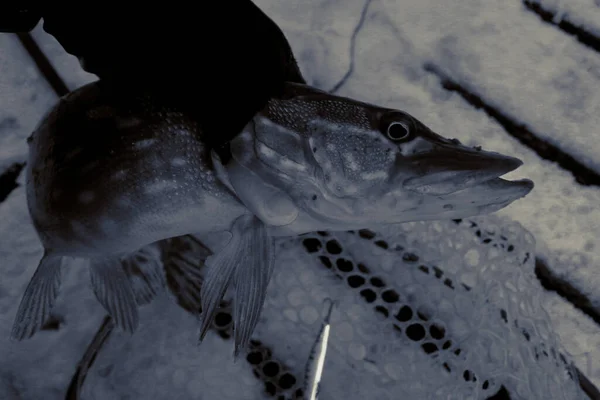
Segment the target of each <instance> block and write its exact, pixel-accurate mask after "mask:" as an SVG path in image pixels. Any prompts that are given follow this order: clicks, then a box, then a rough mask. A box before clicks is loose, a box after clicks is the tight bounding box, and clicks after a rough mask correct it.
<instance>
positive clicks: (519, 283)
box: [84, 216, 585, 399]
mask: <svg viewBox="0 0 600 400" xmlns="http://www.w3.org/2000/svg"><path fill="white" fill-rule="evenodd" d="M161 246H162V250H163V259H164V260H165V271H166V281H167V282H168V283H169V287H170V288H171V291H170V292H169V293H168V294H167V296H161V297H159V298H158V299H156V300H155V301H153V302H152V303H150V304H149V305H147V306H145V307H143V308H142V325H141V326H140V330H139V331H138V332H137V333H136V334H135V335H134V336H133V337H131V338H128V337H126V336H125V335H123V334H120V333H118V332H115V334H114V335H113V336H112V338H111V339H110V341H109V342H108V343H107V345H106V346H105V348H104V349H103V350H102V352H101V353H100V355H99V356H98V359H97V361H96V365H95V366H94V367H93V368H92V371H91V372H90V375H89V376H88V380H87V381H86V386H85V389H84V395H85V394H87V396H89V397H86V396H84V399H85V398H94V399H102V398H126V399H129V398H131V399H134V398H186V399H187V398H193V399H217V398H219V399H225V398H232V399H262V398H265V399H267V398H276V399H300V398H302V385H303V378H304V370H305V366H306V362H307V359H308V357H309V353H310V349H311V347H312V345H313V343H314V340H315V339H316V336H317V334H318V331H319V328H320V327H321V324H322V312H321V310H322V309H323V302H324V300H325V299H326V298H330V299H333V300H335V301H336V303H337V306H336V307H335V309H334V311H333V314H332V316H331V338H330V342H329V349H328V353H327V359H326V363H325V369H324V374H323V378H322V381H321V390H320V393H321V395H320V398H322V399H329V398H331V399H338V398H346V399H364V398H372V399H404V398H415V399H429V398H431V399H488V398H495V399H500V398H511V399H542V398H543V399H579V398H585V396H584V395H583V393H582V391H581V389H580V388H579V385H578V382H577V377H576V371H575V370H574V368H573V367H572V365H571V362H570V360H569V357H568V356H567V355H566V353H565V351H564V349H563V348H562V347H561V345H560V343H559V342H558V339H557V336H556V335H555V334H554V333H553V331H552V327H551V325H550V322H549V321H550V320H549V317H548V315H547V313H546V312H545V310H544V308H543V306H542V304H541V291H542V290H543V289H542V288H541V287H540V285H539V282H538V281H537V280H536V278H535V275H534V256H533V251H534V246H535V243H534V239H533V237H532V236H531V235H530V234H529V233H528V232H526V231H525V230H524V229H523V228H522V227H521V226H520V225H519V224H518V223H516V222H513V221H509V220H502V219H499V218H498V217H496V216H488V217H485V218H474V219H468V220H460V221H459V220H456V221H445V222H419V223H409V224H402V225H393V226H388V227H382V228H381V229H380V230H379V231H378V232H372V231H368V230H361V231H352V232H342V233H331V232H318V233H314V234H308V235H302V236H299V237H295V238H286V239H281V240H278V242H277V247H278V250H277V258H276V267H275V272H274V275H273V278H272V281H271V283H270V285H269V291H268V295H267V300H266V303H265V306H264V309H263V312H262V315H261V320H260V322H259V325H258V326H257V329H256V331H255V333H254V336H253V339H254V340H253V341H252V343H251V344H250V346H249V349H248V352H247V353H246V354H245V355H244V357H242V358H245V359H240V360H238V361H237V362H234V361H233V356H232V353H233V344H232V342H231V341H230V340H229V338H230V337H231V332H232V323H231V320H232V318H231V307H230V298H229V297H228V296H226V298H225V300H224V302H223V303H222V308H221V310H220V312H219V314H218V315H217V316H216V318H215V321H214V324H213V329H212V333H209V335H208V336H207V339H206V340H205V341H204V342H203V343H202V345H201V346H200V347H196V343H197V335H198V324H197V320H196V317H195V316H193V315H192V313H191V312H193V310H194V307H195V304H197V303H198V295H197V294H195V295H193V293H192V294H191V293H190V292H189V291H186V290H185V288H184V285H181V284H177V282H176V281H177V280H176V279H174V278H173V277H172V276H170V275H171V274H172V273H171V272H169V271H173V270H175V269H177V268H179V270H184V269H185V268H188V267H186V266H185V265H189V264H193V263H196V264H198V263H201V262H202V261H203V260H204V259H205V258H206V256H207V253H206V251H205V250H203V249H202V247H201V246H200V245H199V243H198V242H197V241H196V240H194V239H193V238H189V237H182V238H175V239H172V240H170V241H168V242H165V243H163V244H161ZM147 254H150V253H147ZM138 260H141V261H143V260H144V258H138ZM141 267H143V266H141ZM199 273H200V274H201V273H202V269H200V272H199ZM173 296H174V297H175V300H176V302H173V301H172V299H168V298H167V297H173ZM176 303H179V306H180V307H178V306H177V305H176ZM184 310H187V312H186V311H184ZM153 382H154V384H153ZM102 396H105V397H102Z"/></svg>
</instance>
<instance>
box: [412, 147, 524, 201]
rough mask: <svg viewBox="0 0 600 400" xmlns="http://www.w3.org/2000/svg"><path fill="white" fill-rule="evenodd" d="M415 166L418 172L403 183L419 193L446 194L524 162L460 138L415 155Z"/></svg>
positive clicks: (478, 182) (484, 180)
mask: <svg viewBox="0 0 600 400" xmlns="http://www.w3.org/2000/svg"><path fill="white" fill-rule="evenodd" d="M413 163H414V164H413V166H414V168H415V170H414V171H415V172H416V173H417V176H414V177H411V178H409V179H406V180H405V181H404V182H403V186H404V187H405V188H406V189H408V190H411V191H414V192H417V193H420V194H429V195H444V194H449V193H453V192H457V191H459V190H463V189H466V188H469V187H472V186H476V185H479V184H481V183H483V182H487V181H489V180H491V179H494V178H498V177H500V176H502V175H504V174H507V173H509V172H511V171H514V170H515V169H517V168H519V167H520V166H521V165H523V162H522V161H521V160H520V159H518V158H516V157H511V156H506V155H503V154H500V153H496V152H491V151H484V150H481V148H479V147H476V148H470V147H467V146H464V145H462V144H460V143H458V141H455V142H452V144H447V143H444V144H441V145H437V146H435V147H434V148H432V149H431V150H430V151H428V152H426V153H422V154H420V155H416V156H415V157H414V159H413Z"/></svg>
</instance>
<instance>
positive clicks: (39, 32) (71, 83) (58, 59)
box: [31, 23, 98, 90]
mask: <svg viewBox="0 0 600 400" xmlns="http://www.w3.org/2000/svg"><path fill="white" fill-rule="evenodd" d="M31 35H32V36H33V38H34V39H35V41H36V43H37V44H38V46H40V49H41V50H42V51H43V52H44V54H45V55H46V57H48V59H49V60H50V62H51V64H52V66H53V67H54V68H55V69H56V70H57V71H58V73H59V76H60V77H61V78H62V80H63V81H64V82H65V84H66V85H67V87H68V88H69V89H70V90H74V89H77V88H78V87H80V86H82V85H84V84H86V83H90V82H93V81H96V80H98V77H97V76H96V75H94V74H90V73H88V72H85V71H84V70H83V69H82V68H81V65H80V64H79V60H77V57H75V56H73V55H71V54H69V53H67V52H66V51H65V50H64V49H63V48H62V46H61V45H60V43H58V41H57V40H56V39H55V38H54V36H52V35H49V34H47V33H46V32H45V31H44V29H43V23H39V24H38V26H36V27H35V29H34V30H33V31H31Z"/></svg>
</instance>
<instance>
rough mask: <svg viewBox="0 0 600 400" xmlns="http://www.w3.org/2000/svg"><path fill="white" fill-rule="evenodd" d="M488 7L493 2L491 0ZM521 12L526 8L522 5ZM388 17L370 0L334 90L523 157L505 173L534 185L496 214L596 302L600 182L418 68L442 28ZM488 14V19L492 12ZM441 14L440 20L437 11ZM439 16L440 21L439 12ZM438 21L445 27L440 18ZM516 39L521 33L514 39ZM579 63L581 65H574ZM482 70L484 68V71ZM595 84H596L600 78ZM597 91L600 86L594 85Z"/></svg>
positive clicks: (407, 5)
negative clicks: (348, 65) (550, 156)
mask: <svg viewBox="0 0 600 400" xmlns="http://www.w3.org/2000/svg"><path fill="white" fill-rule="evenodd" d="M263 3H265V4H264V6H265V9H267V10H270V8H269V7H268V5H267V4H266V3H268V1H266V0H265V1H263V2H259V4H260V5H261V6H263ZM413 3H415V4H416V5H418V4H422V3H420V2H418V1H416V2H404V3H403V7H402V10H403V11H404V12H406V13H409V14H410V10H411V7H413V6H416V5H415V4H413ZM467 3H469V2H468V1H467ZM361 4H365V3H362V2H361ZM461 4H462V2H454V3H453V6H456V7H458V8H460V7H461ZM495 4H497V2H494V5H495ZM345 6H346V3H344V5H338V14H337V15H338V18H345V15H346V11H345ZM329 7H331V6H329ZM490 7H491V8H494V6H492V5H490ZM442 8H443V7H442ZM273 11H275V10H273ZM449 12H450V11H449ZM436 13H439V15H438V17H440V16H441V15H447V14H446V13H442V12H441V10H439V9H438V11H436ZM522 13H523V14H526V12H525V11H522ZM314 14H315V18H318V17H319V16H320V14H319V13H316V12H315V13H314ZM426 14H427V13H426V12H423V15H419V18H416V16H415V15H413V19H415V20H424V19H427V18H433V17H431V16H428V15H426ZM272 15H273V17H274V18H275V19H276V21H277V22H278V23H280V24H281V25H282V26H283V27H284V30H285V31H286V33H288V32H289V33H288V36H289V39H290V41H291V44H292V47H293V48H294V50H295V51H296V52H297V53H299V54H302V53H301V52H299V51H298V49H302V48H303V46H305V44H303V42H302V36H301V35H299V34H297V33H296V30H297V29H298V30H301V28H300V27H294V28H293V29H289V30H287V29H286V27H287V25H286V22H287V19H286V18H290V19H291V18H292V17H291V16H287V14H286V15H276V14H274V13H273V14H272ZM432 15H436V14H435V13H434V14H432ZM392 18H393V16H392V15H390V12H389V5H383V4H382V3H381V2H380V1H379V0H373V1H372V2H371V3H370V4H369V7H368V10H367V14H366V16H365V22H364V24H363V25H362V27H361V29H360V30H359V32H358V33H357V35H356V41H355V47H354V48H355V62H354V66H353V70H352V74H351V75H350V76H349V78H348V79H347V81H346V84H345V85H344V86H342V88H341V90H340V94H343V95H348V96H351V97H355V98H358V99H361V100H365V101H369V102H373V103H376V104H381V105H385V106H388V107H396V108H399V109H402V110H405V111H408V112H410V113H412V114H413V115H415V116H416V117H417V118H420V119H421V121H423V122H424V123H425V124H427V125H428V126H429V127H430V128H432V129H433V130H435V131H437V132H438V133H440V134H441V135H444V136H449V137H456V138H458V139H460V140H461V141H463V142H465V143H468V144H472V145H482V146H483V147H484V148H487V149H490V150H495V151H498V152H501V153H504V154H510V155H514V156H516V157H519V158H521V159H522V160H523V161H524V163H525V164H524V165H523V166H522V167H521V168H519V169H518V170H517V171H515V172H513V173H511V174H509V175H508V177H510V178H525V177H526V178H530V179H532V180H533V181H534V182H535V185H536V187H535V189H534V190H533V191H532V192H531V193H530V194H529V195H528V196H527V197H526V198H525V199H523V200H520V201H517V202H515V203H513V204H512V205H511V206H509V207H508V208H506V209H504V210H501V211H500V212H499V214H501V215H506V216H509V217H511V218H512V219H514V220H517V221H519V222H520V223H521V224H523V225H524V226H525V227H526V228H527V229H528V230H529V231H530V232H532V233H533V234H534V236H535V238H536V241H537V253H538V254H539V255H540V256H542V257H543V258H544V259H545V260H546V261H547V263H548V264H549V267H550V268H551V270H552V271H553V273H555V274H556V275H557V276H559V277H561V278H563V279H564V280H566V281H567V282H570V283H571V284H572V285H573V286H575V287H576V288H577V289H578V290H579V291H580V292H581V293H583V294H585V295H586V296H588V297H589V298H590V300H591V301H592V303H593V304H594V305H595V306H596V307H597V308H598V309H600V291H598V287H600V270H599V268H600V246H598V235H599V234H600V189H598V188H595V187H584V186H581V185H579V184H577V183H576V182H575V180H574V178H573V177H572V175H571V174H570V173H569V172H566V171H564V170H563V169H561V168H560V167H559V166H558V165H556V164H555V163H552V162H549V161H545V160H542V159H540V158H539V157H538V156H537V154H535V153H534V152H533V151H532V150H530V149H528V148H526V147H524V146H523V145H522V144H520V143H519V142H518V141H517V140H516V139H514V138H512V137H511V136H509V135H508V134H506V132H505V131H504V130H503V129H502V127H500V126H499V125H498V124H497V123H495V122H494V121H492V120H491V119H490V118H489V117H488V116H487V115H486V114H485V113H483V112H482V111H479V110H475V109H473V108H472V107H471V106H469V105H468V104H467V103H466V102H465V101H464V100H462V99H461V98H460V97H459V96H458V95H456V94H453V93H449V92H447V91H445V90H444V89H442V88H441V86H440V84H439V80H438V78H437V77H435V76H431V75H429V74H426V73H424V72H423V71H422V69H421V66H422V63H423V62H424V60H426V58H423V57H422V56H420V55H419V54H420V53H419V51H418V47H420V46H422V43H423V42H427V40H430V38H431V36H432V35H434V36H435V35H439V33H438V32H443V31H442V30H438V31H436V30H433V29H432V32H430V33H429V34H428V36H427V37H424V36H425V34H423V35H419V34H418V33H419V32H418V31H417V32H415V29H410V27H406V28H405V29H400V26H405V25H403V24H398V23H394V22H393V21H392ZM448 18H450V15H449V16H448ZM489 18H490V20H492V22H493V21H494V20H493V19H492V17H489ZM439 19H442V20H444V18H441V17H440V18H439ZM465 19H466V20H467V21H466V22H468V20H469V18H467V17H466V16H465ZM534 22H535V21H534ZM440 23H444V24H445V23H446V22H445V20H444V22H440ZM315 25H319V24H316V23H315ZM320 25H325V24H320ZM536 26H537V25H536ZM444 27H445V28H448V29H451V27H446V26H445V25H444ZM513 29H519V27H518V26H517V27H514V28H513ZM305 30H307V28H305ZM311 32H312V35H315V36H319V37H321V38H322V39H321V43H322V46H323V47H324V48H326V49H327V52H331V51H339V52H347V51H348V49H349V48H350V37H348V36H347V37H340V36H339V35H337V34H329V33H328V32H327V31H326V30H325V31H322V32H317V31H314V30H313V31H311ZM522 42H523V40H521V41H520V42H519V43H522ZM511 45H512V46H513V47H515V48H516V49H519V48H520V47H519V45H517V44H516V43H515V42H512V43H511ZM432 48H433V47H432ZM298 58H299V63H300V66H301V68H303V71H304V72H306V75H307V77H308V78H309V79H310V78H311V75H309V73H310V68H308V69H305V68H304V66H305V65H307V64H308V65H310V64H311V61H312V60H311V58H310V57H307V58H302V56H301V55H298ZM457 58H458V56H457ZM475 59H477V60H479V59H481V62H487V59H488V56H487V55H486V54H481V55H478V56H477V57H475ZM566 62H569V61H568V60H567V61H566ZM441 65H442V67H444V66H446V64H441ZM533 65H537V64H533ZM582 68H583V66H582V67H581V68H580V69H582ZM575 71H579V69H576V70H575ZM485 76H486V75H485V74H484V73H483V72H482V78H483V77H485ZM336 79H337V77H332V78H331V80H330V81H328V82H327V84H326V85H324V86H325V87H331V86H333V85H334V84H335V82H336ZM509 84H510V82H509ZM596 84H597V85H600V79H598V80H597V81H596ZM599 87H600V86H599ZM570 90H571V89H570V88H568V87H567V88H563V89H562V93H564V95H565V96H573V95H574V94H573V93H571V92H570ZM547 91H550V92H553V91H555V89H554V87H552V86H547V87H538V88H536V92H535V93H532V96H534V97H535V98H537V97H541V98H543V97H545V96H551V94H552V93H550V94H548V93H547ZM511 93H513V91H511ZM597 94H600V90H599V91H598V93H597ZM598 99H599V100H600V97H598ZM525 100H527V99H526V98H525ZM531 103H534V101H531ZM599 106H600V105H599ZM555 110H556V108H555V107H549V108H547V109H544V110H543V111H544V113H545V114H546V115H548V116H550V117H552V116H553V115H554V114H555ZM587 117H589V118H590V119H592V120H593V119H598V118H600V112H599V113H598V114H597V115H589V114H588V115H587ZM583 119H584V120H585V118H583ZM599 122H600V120H599ZM598 126H600V125H598ZM595 129H596V130H598V129H599V128H597V127H596V128H595ZM599 133H600V131H599ZM572 136H574V137H579V138H580V139H579V140H582V141H584V142H585V143H588V144H589V145H590V147H591V146H595V145H597V144H598V140H597V135H596V134H593V135H588V136H581V133H580V135H579V136H578V135H572ZM596 154H600V153H596ZM596 159H600V156H598V155H596ZM598 379H600V376H598ZM599 382H600V381H599Z"/></svg>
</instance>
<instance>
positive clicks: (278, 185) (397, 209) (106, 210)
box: [12, 82, 533, 355]
mask: <svg viewBox="0 0 600 400" xmlns="http://www.w3.org/2000/svg"><path fill="white" fill-rule="evenodd" d="M29 142H30V157H29V162H28V169H27V178H28V179H27V199H28V206H29V210H30V214H31V217H32V220H33V222H34V225H35V227H36V230H37V232H38V234H39V236H40V239H41V242H42V244H43V246H44V249H45V251H44V256H43V258H42V260H41V261H40V264H39V266H38V269H37V270H36V272H35V274H34V276H33V278H32V280H31V281H30V283H29V285H28V286H27V289H26V290H25V294H24V296H23V299H22V301H21V305H20V307H19V310H18V312H17V317H16V319H15V324H14V327H13V332H12V336H13V337H14V338H16V339H23V338H26V337H29V336H31V335H33V333H34V332H35V331H36V330H38V329H39V328H40V327H41V325H42V323H43V321H44V320H45V319H46V318H47V317H48V315H49V311H50V309H51V308H52V305H53V304H54V301H55V298H56V296H57V293H58V288H59V286H60V269H61V266H62V263H63V259H64V258H65V257H84V258H87V259H89V260H90V273H91V281H92V287H93V289H94V292H95V294H96V297H97V298H98V300H99V301H100V302H101V303H102V305H103V306H104V307H105V308H106V310H107V311H108V312H109V314H110V315H111V316H112V317H113V318H114V319H115V322H116V324H117V326H119V327H121V328H122V329H124V330H125V331H129V332H133V331H135V329H136V326H137V324H138V320H137V318H138V317H137V307H136V301H135V296H134V294H133V291H132V288H131V284H130V283H129V282H128V279H127V276H126V275H125V273H124V272H123V268H122V265H121V260H122V259H123V257H125V256H126V255H128V254H131V253H132V252H135V251H137V250H138V249H140V248H141V247H143V246H145V245H147V244H150V243H153V242H156V241H159V240H161V239H167V238H170V237H174V236H180V235H184V234H189V233H193V234H196V235H198V236H199V237H202V236H203V235H204V237H207V236H215V237H216V236H219V235H220V234H221V233H226V235H224V236H223V237H224V238H225V239H223V240H222V241H221V242H220V243H219V244H218V246H213V248H212V249H211V250H212V251H213V254H212V255H211V256H210V257H208V258H207V260H206V266H207V268H208V272H207V274H206V277H205V279H204V281H203V282H202V290H201V292H202V293H201V305H202V316H201V324H200V338H201V339H202V338H203V337H204V335H205V334H206V332H207V330H208V328H209V327H210V325H211V323H212V320H213V318H214V315H215V313H216V310H217V308H218V305H219V302H220V300H221V298H222V297H223V295H224V293H225V291H226V290H227V288H228V287H229V286H230V285H233V287H234V288H235V295H234V304H233V305H234V324H235V332H234V340H235V355H237V354H239V352H240V350H241V349H242V348H243V346H244V345H245V344H246V343H247V342H248V341H249V339H250V335H251V334H252V331H253V329H254V327H255V325H256V324H257V322H258V318H259V315H260V310H261V308H262V304H263V303H264V299H265V295H266V289H267V285H268V283H269V280H270V276H271V273H272V270H273V259H274V257H273V237H274V236H282V235H297V234H301V233H305V232H310V231H316V230H347V229H357V228H369V227H376V226H379V225H381V224H386V223H400V222H406V221H414V220H426V219H450V218H463V217H467V216H473V215H478V214H485V213H489V212H492V211H495V210H498V209H500V208H502V207H505V206H506V205H508V204H510V203H511V202H512V201H514V200H516V199H518V198H520V197H523V196H525V195H526V194H527V193H528V192H529V191H530V190H531V189H532V187H533V184H532V182H531V181H528V180H522V181H516V182H510V181H505V180H503V179H501V178H499V176H501V175H503V174H505V173H507V172H509V171H512V170H514V169H515V168H517V167H518V166H520V165H521V162H520V161H519V160H518V159H516V158H513V157H507V156H503V155H500V154H497V153H491V152H485V151H482V150H480V149H472V148H468V147H466V146H463V145H461V144H460V143H458V142H457V141H455V140H449V139H446V138H444V137H442V136H440V135H437V134H435V133H434V132H432V131H431V130H430V129H429V128H427V127H426V126H425V125H424V124H422V123H421V122H419V121H418V120H417V119H416V118H414V117H412V116H410V115H409V114H407V113H405V112H402V111H399V110H391V109H386V108H382V107H377V106H374V105H370V104H366V103H362V102H359V101H356V100H352V99H348V98H344V97H339V96H333V95H330V94H327V93H325V92H322V91H320V90H317V89H314V88H312V87H310V86H307V85H303V84H294V83H286V84H285V88H284V94H283V95H282V96H278V97H276V98H272V99H271V100H269V102H268V104H267V106H266V107H265V108H264V109H263V110H262V111H260V112H259V113H257V114H256V115H255V117H254V118H252V119H251V120H250V121H249V122H248V124H247V125H246V127H245V128H244V129H243V131H242V132H241V133H240V134H239V135H238V136H237V137H236V138H234V139H233V140H232V141H231V142H230V144H229V154H230V157H227V158H225V157H223V158H222V157H221V156H219V155H217V154H216V152H215V151H212V150H210V149H209V148H208V147H207V146H206V145H205V141H204V140H203V135H202V131H201V129H200V128H199V126H198V125H197V123H196V122H195V121H194V120H193V119H191V118H189V117H188V116H187V115H186V114H185V113H183V112H181V111H179V110H177V109H174V108H171V107H170V106H168V105H166V104H164V103H162V102H161V100H160V99H157V98H152V97H149V95H143V94H140V95H139V96H137V97H129V96H121V95H119V94H118V93H117V92H115V91H114V90H113V89H111V88H110V87H107V86H104V85H103V84H102V83H99V82H95V83H92V84H89V85H86V86H84V87H82V88H80V89H78V90H76V91H75V92H73V93H72V94H70V95H68V96H66V97H65V98H63V99H62V100H61V101H60V103H59V104H58V105H57V106H56V107H55V108H54V109H53V110H52V111H51V112H50V113H49V114H48V115H47V116H46V118H45V119H44V120H43V121H42V122H41V124H40V125H39V127H38V129H37V130H36V132H34V134H33V135H32V137H31V138H30V141H29Z"/></svg>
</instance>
